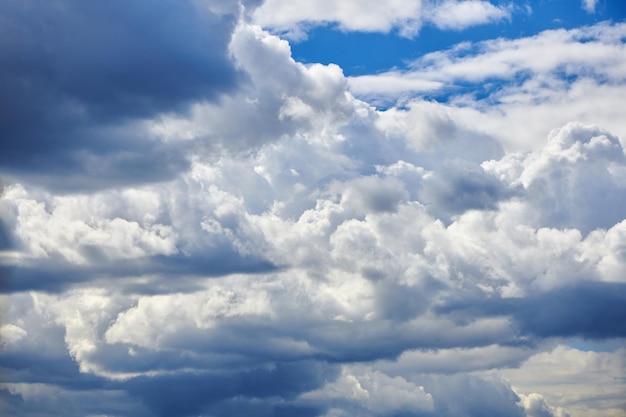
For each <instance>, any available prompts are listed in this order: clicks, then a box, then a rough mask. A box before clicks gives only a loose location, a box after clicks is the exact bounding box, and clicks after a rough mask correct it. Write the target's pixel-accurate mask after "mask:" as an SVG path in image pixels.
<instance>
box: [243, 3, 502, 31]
mask: <svg viewBox="0 0 626 417" xmlns="http://www.w3.org/2000/svg"><path fill="white" fill-rule="evenodd" d="M511 12H512V8H511V7H510V6H495V5H493V4H492V3H490V2H488V1H482V0H463V1H456V0H448V1H445V2H438V1H426V2H422V1H416V0H392V1H387V2H385V3H384V4H383V3H380V2H375V1H365V2H364V1H354V0H347V1H342V2H333V1H319V2H306V1H285V0H268V1H266V2H264V3H263V5H261V7H259V8H258V9H256V10H255V11H254V12H253V14H252V16H253V21H254V22H255V23H257V24H259V25H261V26H263V27H265V28H271V29H273V30H277V31H279V32H283V33H284V34H285V35H286V36H289V37H291V38H293V39H296V40H298V39H302V38H305V37H306V31H307V30H308V29H309V28H311V27H315V26H320V25H334V24H336V25H337V26H338V27H339V29H341V30H343V31H361V32H383V33H388V32H390V31H392V30H397V31H398V32H399V33H400V35H402V36H408V37H412V36H415V35H417V33H418V32H419V30H420V28H421V26H422V25H423V24H424V23H432V24H433V25H435V26H436V27H437V28H439V29H446V30H462V29H466V28H468V27H471V26H477V25H483V24H487V23H494V22H498V21H501V20H504V19H510V17H511Z"/></svg>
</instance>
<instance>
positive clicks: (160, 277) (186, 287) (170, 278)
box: [0, 248, 278, 294]
mask: <svg viewBox="0 0 626 417" xmlns="http://www.w3.org/2000/svg"><path fill="white" fill-rule="evenodd" d="M94 256H99V254H97V253H96V254H95V255H94ZM276 269H278V266H276V265H274V264H272V263H271V262H269V261H267V260H265V259H262V258H258V257H254V256H242V255H240V254H238V253H236V252H234V251H232V250H229V249H228V248H222V249H218V250H215V251H213V252H209V253H206V254H205V256H203V257H200V256H194V257H191V256H184V255H174V256H156V257H153V258H142V259H132V260H125V261H119V260H118V261H116V262H115V266H112V265H111V264H110V261H109V260H107V259H102V258H101V259H98V262H95V263H92V264H90V265H75V264H70V263H66V262H63V261H60V260H58V259H57V260H53V261H41V262H37V263H35V264H31V265H13V266H12V265H0V293H11V292H20V291H44V292H61V291H64V290H66V289H68V288H69V287H72V286H77V285H81V284H89V283H92V284H93V283H94V282H99V281H100V282H103V283H104V282H111V281H114V282H117V285H118V286H119V287H120V288H122V287H123V288H125V289H126V290H128V291H130V292H133V293H140V294H155V293H166V292H172V291H175V292H181V291H182V292H189V291H194V290H198V289H199V288H201V286H202V284H201V283H199V282H198V277H207V278H209V277H216V276H223V275H227V274H234V273H249V274H250V273H252V274H253V273H262V272H270V271H273V270H276ZM151 274H154V275H153V276H152V277H151V278H150V279H147V280H143V281H142V282H141V283H137V282H133V281H132V280H131V281H129V282H126V281H124V280H123V279H122V278H124V277H128V276H131V277H132V276H150V275H151Z"/></svg>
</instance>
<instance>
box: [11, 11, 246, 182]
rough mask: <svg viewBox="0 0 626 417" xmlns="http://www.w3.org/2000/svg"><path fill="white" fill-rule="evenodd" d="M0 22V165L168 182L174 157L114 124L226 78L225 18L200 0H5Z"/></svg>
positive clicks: (229, 73) (162, 108) (179, 162)
mask: <svg viewBox="0 0 626 417" xmlns="http://www.w3.org/2000/svg"><path fill="white" fill-rule="evenodd" d="M0 19H1V20H2V24H1V25H0V27H1V29H0V38H1V39H2V40H3V41H0V80H1V81H0V126H2V127H1V128H0V136H1V137H2V141H1V142H0V143H1V145H0V167H2V169H3V170H4V171H11V172H31V173H32V172H34V173H40V174H43V173H45V175H54V174H55V173H56V174H57V175H63V176H67V175H68V173H75V172H76V171H79V172H81V173H82V174H87V175H89V176H90V177H91V178H96V179H98V178H100V180H103V179H106V176H112V177H115V176H119V177H122V176H123V177H124V178H120V179H118V180H117V181H116V179H115V178H110V179H108V181H111V182H114V183H115V182H119V180H128V179H130V178H134V179H135V181H142V180H144V181H145V180H152V181H154V180H159V179H163V178H164V177H165V178H167V177H171V175H172V171H176V172H179V171H180V170H181V169H184V168H185V167H186V164H185V163H184V158H182V159H181V155H180V154H178V153H176V152H174V153H173V156H171V157H168V156H167V154H171V153H172V151H173V149H165V150H162V149H160V147H159V145H157V144H155V143H153V142H151V138H149V137H143V136H142V135H139V136H138V135H130V136H129V135H128V134H125V133H122V132H120V131H119V130H116V129H114V128H113V127H115V126H120V125H124V124H127V123H129V122H131V121H133V120H137V119H141V118H147V117H150V116H154V115H155V114H157V113H160V112H180V111H185V109H186V108H187V107H188V105H189V104H190V103H192V102H194V101H198V100H200V101H204V100H216V99H217V98H218V97H219V95H220V94H222V93H225V92H228V91H232V90H233V89H234V88H235V87H236V85H237V79H238V77H239V75H238V72H237V70H236V69H235V67H234V64H233V63H232V61H231V59H230V57H229V55H228V44H229V42H230V37H231V32H232V30H233V28H234V25H235V23H236V15H233V14H216V13H214V12H212V11H211V10H210V9H209V7H208V6H207V5H204V6H200V3H195V2H192V1H182V2H175V1H170V0H162V1H161V0H159V1H156V2H152V1H139V2H133V3H132V4H128V3H126V2H123V1H117V0H115V1H112V2H106V3H84V2H81V1H74V0H62V1H55V2H44V3H41V2H34V1H30V0H28V1H18V0H8V1H5V2H2V5H0ZM164 152H165V153H164ZM101 153H105V154H109V156H110V157H101V155H100V154H101ZM96 155H98V156H96ZM90 156H91V158H92V159H93V160H94V161H93V162H95V164H96V166H94V164H93V163H91V164H88V163H85V157H90ZM172 157H173V161H172V162H166V161H168V160H171V159H172ZM154 171H156V174H155V173H154ZM103 177H104V178H103ZM72 180H74V179H72ZM58 181H62V180H60V179H59V180H58ZM93 185H94V184H91V186H92V187H93ZM96 186H97V185H96ZM61 188H62V187H61Z"/></svg>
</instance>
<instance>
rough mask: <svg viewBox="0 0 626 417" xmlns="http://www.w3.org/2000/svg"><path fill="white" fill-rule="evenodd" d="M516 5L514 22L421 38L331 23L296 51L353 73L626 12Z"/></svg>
mask: <svg viewBox="0 0 626 417" xmlns="http://www.w3.org/2000/svg"><path fill="white" fill-rule="evenodd" d="M494 4H498V3H497V2H494ZM499 4H508V3H507V2H499ZM516 6H517V7H516V8H515V9H514V11H513V12H512V13H511V18H510V20H509V19H507V20H503V21H501V22H498V23H496V24H493V25H479V26H475V27H470V28H467V29H465V30H450V31H442V30H440V29H438V28H437V27H435V26H434V25H425V26H424V27H423V28H422V29H421V30H420V32H419V34H418V36H415V37H404V36H400V35H399V34H398V33H397V32H394V31H392V32H391V33H380V32H346V31H342V30H341V29H339V28H338V27H337V24H333V23H328V24H325V25H321V26H317V27H314V28H313V29H311V30H310V31H308V32H307V37H306V39H304V40H299V41H295V42H293V43H292V44H291V49H292V51H293V56H294V58H295V59H296V60H298V61H302V62H308V63H315V62H320V63H324V64H330V63H334V64H337V65H339V66H340V67H341V68H342V69H343V71H344V73H345V74H346V75H347V76H353V75H363V74H371V73H377V72H381V71H385V70H388V69H390V68H394V67H396V68H403V67H405V66H406V64H407V62H411V61H412V60H415V59H416V58H418V57H419V56H421V55H423V54H425V53H428V52H433V51H437V50H441V49H447V48H450V47H452V46H453V45H455V44H457V43H460V42H465V41H472V42H475V41H480V40H486V39H493V38H495V37H503V38H519V37H523V36H532V35H536V34H538V33H540V32H541V31H544V30H549V29H560V28H563V29H571V28H574V27H577V26H584V25H589V24H593V23H598V22H601V21H604V20H612V21H620V20H622V19H624V17H625V16H626V6H624V5H623V4H621V3H620V2H619V1H605V2H598V3H597V5H596V8H595V11H594V12H593V13H590V12H588V11H586V10H584V9H583V7H581V6H580V5H579V4H576V3H573V2H571V1H567V0H545V1H529V2H523V3H522V2H520V3H517V4H516ZM526 7H529V8H530V11H529V10H528V9H527V8H526Z"/></svg>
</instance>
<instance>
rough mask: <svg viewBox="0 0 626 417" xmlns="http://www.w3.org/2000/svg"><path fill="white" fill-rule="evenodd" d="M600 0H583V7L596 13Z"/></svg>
mask: <svg viewBox="0 0 626 417" xmlns="http://www.w3.org/2000/svg"><path fill="white" fill-rule="evenodd" d="M597 3H598V0H583V9H584V10H585V11H586V12H587V13H595V11H596V4H597Z"/></svg>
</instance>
